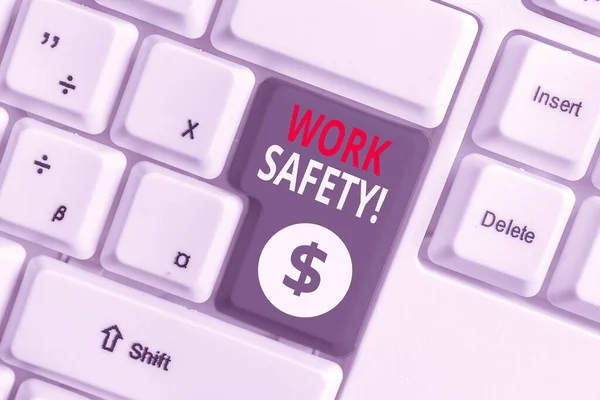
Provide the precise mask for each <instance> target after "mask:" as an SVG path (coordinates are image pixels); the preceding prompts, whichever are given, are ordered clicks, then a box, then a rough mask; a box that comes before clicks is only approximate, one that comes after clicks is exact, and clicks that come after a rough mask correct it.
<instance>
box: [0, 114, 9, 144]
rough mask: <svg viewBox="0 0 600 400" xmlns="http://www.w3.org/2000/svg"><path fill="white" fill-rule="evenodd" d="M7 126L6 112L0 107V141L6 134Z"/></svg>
mask: <svg viewBox="0 0 600 400" xmlns="http://www.w3.org/2000/svg"><path fill="white" fill-rule="evenodd" d="M7 126H8V113H7V112H6V110H5V109H4V108H2V107H0V141H1V140H2V139H3V138H4V135H5V134H6V127H7Z"/></svg>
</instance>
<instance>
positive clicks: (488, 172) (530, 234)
mask: <svg viewBox="0 0 600 400" xmlns="http://www.w3.org/2000/svg"><path fill="white" fill-rule="evenodd" d="M574 203H575V196H574V194H573V192H572V191H571V190H570V189H568V188H567V187H564V186H561V185H559V184H556V183H554V182H551V181H548V180H544V179H541V178H538V177H536V176H534V175H533V174H528V173H525V172H522V171H520V170H518V169H516V168H513V167H510V166H508V165H505V164H502V163H499V162H497V161H493V160H491V159H489V158H486V157H483V156H480V155H469V156H467V157H465V158H464V159H463V161H462V163H461V165H460V167H459V169H458V173H457V176H456V178H455V180H454V183H453V184H452V189H451V190H450V194H449V196H448V199H447V200H446V204H445V205H444V210H443V211H442V214H441V216H440V219H439V221H438V224H437V227H436V230H435V232H434V234H433V237H432V239H431V243H430V245H429V256H430V257H431V259H432V260H433V261H434V262H435V263H437V264H439V265H442V266H444V267H446V268H449V269H452V270H455V271H457V272H460V273H463V274H465V275H469V276H471V277H473V278H476V279H479V280H482V281H484V282H487V283H489V284H492V285H495V286H498V287H500V288H502V289H506V290H509V291H511V292H514V293H517V294H520V295H522V296H534V295H535V294H537V292H538V291H539V290H540V287H541V285H542V283H543V281H544V278H545V276H546V273H547V271H548V267H549V266H550V262H551V261H552V258H553V256H554V252H555V251H556V247H557V245H558V242H559V240H560V238H561V236H562V233H563V230H564V228H565V225H566V223H567V220H568V219H569V215H570V213H571V210H572V208H573V204H574Z"/></svg>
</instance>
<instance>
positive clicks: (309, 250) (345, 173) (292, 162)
mask: <svg viewBox="0 0 600 400" xmlns="http://www.w3.org/2000/svg"><path fill="white" fill-rule="evenodd" d="M428 149H429V141H428V139H427V137H426V136H425V135H424V134H423V133H422V132H420V131H418V130H415V129H412V128H407V127H405V126H403V125H400V124H397V123H393V122H390V121H386V120H384V119H381V118H378V117H375V116H373V115H370V114H368V113H366V112H363V111H361V110H358V109H356V108H352V107H349V106H345V105H342V104H339V103H337V102H335V101H334V100H332V99H329V98H327V97H324V96H321V95H318V94H316V93H313V92H311V91H309V90H305V89H301V88H298V87H296V86H293V85H291V84H287V83H284V82H281V81H279V80H274V79H273V80H268V81H266V82H265V83H263V85H262V86H261V87H260V88H259V90H258V93H257V96H256V99H255V101H254V104H253V106H252V109H251V112H250V115H249V118H248V122H247V123H246V126H245V128H244V132H243V135H242V138H241V142H240V145H239V148H238V150H237V153H236V155H235V157H234V160H233V163H232V167H231V170H230V174H229V178H230V181H231V183H232V184H233V185H234V186H235V187H237V188H238V189H239V190H240V191H242V192H243V193H245V194H246V195H248V196H249V198H250V202H249V203H250V206H249V210H248V216H247V218H246V221H245V223H244V226H243V228H242V231H241V233H240V235H239V238H238V240H237V243H236V244H235V247H234V249H233V255H232V257H231V261H230V264H229V267H228V268H227V270H226V272H225V275H224V279H223V283H222V285H221V288H220V289H219V292H218V294H217V307H218V308H219V310H221V311H222V312H224V313H226V314H229V315H231V316H234V317H236V318H238V319H240V320H243V321H245V322H247V323H250V324H252V325H255V326H257V327H259V328H261V329H264V330H267V331H269V332H271V333H272V334H274V335H277V336H282V337H284V338H287V339H290V340H292V341H296V342H298V343H300V344H303V345H306V346H309V347H312V348H316V349H319V350H321V351H323V352H327V353H330V354H333V355H336V356H345V355H348V354H349V353H351V352H352V350H353V349H354V346H355V342H356V339H357V336H358V333H359V331H360V329H361V326H362V324H363V320H364V318H365V315H366V313H367V310H368V307H369V304H370V302H371V299H372V297H373V295H374V292H375V289H376V287H377V285H378V282H379V280H380V277H381V275H382V272H383V271H384V268H385V266H386V263H387V260H388V258H389V256H390V252H391V251H392V248H393V244H394V242H395V239H396V236H397V233H398V230H399V227H400V225H401V223H402V221H403V219H404V217H405V216H406V213H407V209H408V207H409V203H410V201H411V198H412V195H413V192H414V189H415V186H416V184H417V182H418V180H419V176H420V174H421V171H422V169H423V165H424V162H425V160H426V158H427V153H428Z"/></svg>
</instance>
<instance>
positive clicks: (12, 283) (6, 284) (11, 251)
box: [0, 237, 26, 399]
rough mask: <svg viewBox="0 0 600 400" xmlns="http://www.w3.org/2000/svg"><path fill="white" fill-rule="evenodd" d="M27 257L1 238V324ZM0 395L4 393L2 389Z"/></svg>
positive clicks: (14, 245) (15, 246)
mask: <svg viewBox="0 0 600 400" xmlns="http://www.w3.org/2000/svg"><path fill="white" fill-rule="evenodd" d="M25 256H26V253H25V248H23V246H21V245H20V244H18V243H16V242H13V241H12V240H8V239H4V238H2V237H0V323H2V320H3V318H4V315H5V314H6V312H7V311H8V307H9V305H10V300H11V299H12V296H13V294H14V291H15V287H16V286H17V283H18V282H19V277H20V274H21V269H22V268H23V263H24V262H25ZM1 386H2V384H1V383H0V387H1ZM0 393H2V390H1V389H0ZM0 399H2V395H0Z"/></svg>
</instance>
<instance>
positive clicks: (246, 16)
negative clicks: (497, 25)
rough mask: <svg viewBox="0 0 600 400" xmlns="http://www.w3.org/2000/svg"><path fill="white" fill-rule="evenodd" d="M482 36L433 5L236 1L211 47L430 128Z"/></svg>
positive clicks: (469, 22) (466, 19)
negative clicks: (474, 45)
mask: <svg viewBox="0 0 600 400" xmlns="http://www.w3.org/2000/svg"><path fill="white" fill-rule="evenodd" d="M316 15H318V17H316ZM291 16H293V17H291ZM432 27H435V29H432ZM477 31H478V26H477V21H476V20H475V18H473V17H472V16H470V15H468V14H465V13H463V12H460V11H458V10H455V9H452V8H449V7H447V6H444V5H442V4H438V3H436V2H433V1H398V0H369V1H368V2H365V1H364V0H345V1H322V0H288V1H281V0H237V1H225V2H223V4H222V5H221V9H220V11H219V14H218V16H217V20H216V23H215V27H214V29H213V31H212V33H211V38H212V42H213V44H214V45H215V47H216V48H217V49H219V50H221V51H223V52H226V53H229V54H232V55H234V56H236V57H240V58H243V59H245V60H248V61H251V62H254V63H256V64H259V65H262V66H264V67H267V68H271V69H273V70H275V71H278V72H281V73H283V74H285V75H289V76H291V77H293V78H296V79H299V80H301V81H305V82H307V83H309V84H311V85H314V86H317V87H321V88H323V89H325V90H329V91H331V92H335V93H338V94H340V95H342V96H344V97H347V98H350V99H352V100H356V101H358V102H360V103H364V104H366V105H368V106H371V107H374V108H378V109H380V110H382V111H385V112H387V113H390V114H393V115H396V116H398V117H401V118H404V119H407V120H409V121H411V122H414V123H416V124H419V125H422V126H424V127H428V128H432V127H436V126H438V125H439V124H440V123H441V122H442V120H443V118H444V116H445V114H446V110H447V109H448V105H449V103H450V100H451V98H452V96H453V94H454V91H455V88H456V86H457V84H458V81H459V78H460V76H461V73H462V71H463V68H464V66H465V63H466V61H467V58H468V56H469V53H470V51H471V47H472V46H473V43H474V40H475V37H476V35H477ZM374 43H376V44H377V45H374ZM416 88H418V90H416Z"/></svg>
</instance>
